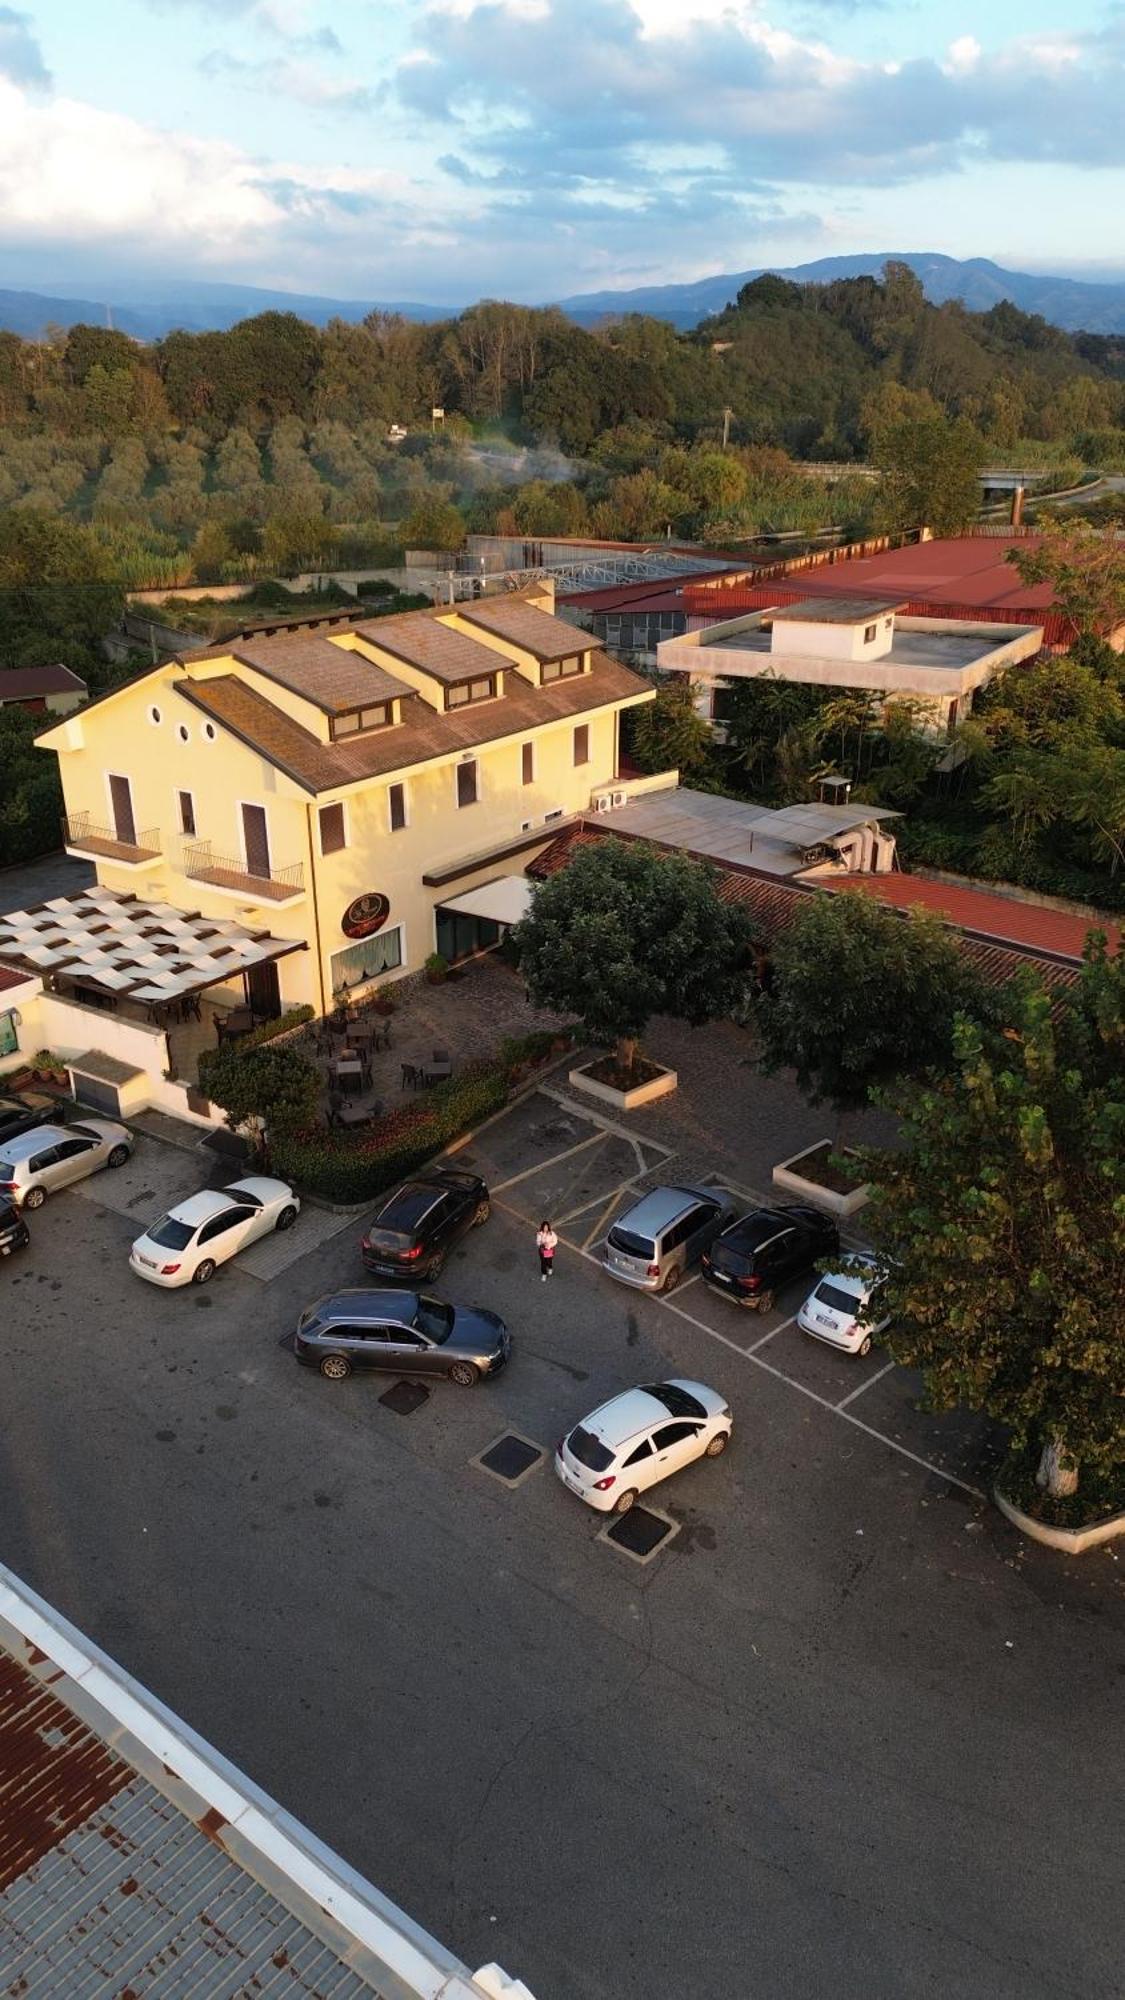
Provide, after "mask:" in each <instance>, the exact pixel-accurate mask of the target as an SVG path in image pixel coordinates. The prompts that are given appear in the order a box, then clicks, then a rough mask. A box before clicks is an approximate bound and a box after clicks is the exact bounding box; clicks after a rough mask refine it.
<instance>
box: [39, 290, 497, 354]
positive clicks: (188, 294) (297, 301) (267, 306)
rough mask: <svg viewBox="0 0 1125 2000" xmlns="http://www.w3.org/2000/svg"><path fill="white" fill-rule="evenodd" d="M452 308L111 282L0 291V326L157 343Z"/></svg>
mask: <svg viewBox="0 0 1125 2000" xmlns="http://www.w3.org/2000/svg"><path fill="white" fill-rule="evenodd" d="M460 310H461V308H460V307H458V306H428V305H420V304H418V303H417V301H414V300H398V299H390V300H377V299H330V298H321V297H319V296H318V295H317V294H316V293H313V292H272V291H266V290H264V289H263V288H262V287H260V286H258V285H220V284H209V283H206V282H204V281H201V280H196V279H191V278H185V279H182V280H181V279H169V280H168V281H167V282H166V283H164V284H161V283H159V282H155V281H153V280H152V279H148V280H145V281H141V280H137V281H135V282H132V283H130V282H128V281H126V282H124V283H118V284H115V285H114V286H113V287H112V289H111V292H110V296H109V297H108V298H103V299H97V300H95V299H87V298H70V297H66V296H63V295H61V294H60V295H55V294H48V293H45V292H20V291H0V327H2V328H6V329H7V330H8V331H9V332H10V333H19V334H22V335H23V337H24V339H25V340H33V339H35V338H36V337H37V336H38V335H39V334H41V333H42V332H43V329H44V327H46V326H50V325H54V326H64V327H67V326H74V325H76V324H78V323H79V322H81V323H82V324H84V325H87V326H105V325H107V324H112V325H113V326H115V327H117V328H118V329H119V331H120V332H122V333H129V334H132V335H133V337H134V339H135V340H159V339H161V338H162V337H163V335H164V334H166V333H170V332H171V331H172V329H173V328H174V327H183V328H184V329H185V330H186V331H187V332H189V333H205V332H209V331H211V330H212V329H214V328H220V329H225V328H227V327H231V326H235V325H236V324H237V322H238V321H239V320H240V319H250V318H252V317H253V315H254V314H255V313H263V312H293V313H297V314H299V316H300V317H301V319H307V320H311V321H312V323H313V325H314V326H326V325H327V323H328V321H329V320H330V319H347V320H361V319H363V318H364V316H365V315H366V314H367V313H369V312H392V313H401V314H402V315H403V317H404V318H405V319H414V320H422V321H425V322H429V321H431V320H438V319H451V318H452V317H453V315H454V314H455V313H456V312H458V311H460Z"/></svg>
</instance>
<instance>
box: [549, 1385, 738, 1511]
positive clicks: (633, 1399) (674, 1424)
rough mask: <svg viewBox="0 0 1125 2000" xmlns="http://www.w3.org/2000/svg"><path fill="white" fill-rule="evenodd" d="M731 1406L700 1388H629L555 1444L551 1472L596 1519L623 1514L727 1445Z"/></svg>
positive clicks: (714, 1456)
mask: <svg viewBox="0 0 1125 2000" xmlns="http://www.w3.org/2000/svg"><path fill="white" fill-rule="evenodd" d="M732 1421H733V1420H732V1418H731V1413H730V1408H729V1405H728V1404H726V1403H725V1402H724V1401H723V1399H722V1397H721V1396H720V1395H719V1393H718V1390H717V1389H708V1388H707V1387H706V1386H705V1384H704V1383H702V1382H682V1381H672V1382H649V1383H646V1385H645V1386H644V1388H642V1389H626V1390H625V1391H624V1392H623V1393H622V1394H621V1395H620V1396H613V1397H611V1398H610V1401H609V1402H608V1403H602V1404H601V1405H600V1407H599V1408H598V1409H596V1410H594V1411H592V1412H591V1414H590V1416H588V1417H583V1419H582V1422H581V1423H580V1424H576V1425H575V1426H574V1429H573V1430H572V1431H568V1432H567V1434H566V1436H565V1437H562V1438H560V1439H559V1442H558V1446H557V1448H556V1451H555V1471H556V1472H557V1473H558V1475H559V1478H560V1479H561V1480H562V1482H563V1485H564V1486H569V1488H570V1490H571V1492H572V1493H577V1495H578V1497H579V1499H580V1500H584V1501H585V1502H586V1505H587V1506H588V1507H596V1508H597V1509H598V1510H599V1512H600V1513H603V1514H608V1513H611V1512H612V1513H615V1514H627V1513H628V1511H629V1509H630V1507H631V1506H632V1505H633V1502H634V1500H636V1499H637V1497H638V1495H639V1494H641V1493H644V1492H645V1491H646V1490H647V1489H648V1487H650V1486H656V1485H657V1484H658V1483H659V1482H660V1480H662V1479H667V1478H669V1477H670V1475H671V1474H672V1473H673V1472H679V1471H681V1470H682V1468H683V1467H684V1466H685V1465H690V1464H691V1463H692V1461H693V1459H697V1458H718V1456H719V1454H720V1452H724V1451H725V1450H726V1448H727V1444H728V1443H729V1441H730V1434H731V1425H732Z"/></svg>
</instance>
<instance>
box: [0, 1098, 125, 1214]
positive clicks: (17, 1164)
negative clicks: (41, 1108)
mask: <svg viewBox="0 0 1125 2000" xmlns="http://www.w3.org/2000/svg"><path fill="white" fill-rule="evenodd" d="M132 1150H133V1135H132V1133H131V1132H130V1131H129V1130H128V1128H127V1127H126V1126H124V1125H115V1124H114V1123H113V1122H112V1120H111V1119H109V1118H84V1119H82V1121H81V1122H80V1123H78V1122H76V1123H75V1124H73V1125H37V1126H36V1127H35V1129H34V1131H31V1132H20V1133H19V1134H18V1135H17V1136H16V1137H15V1138H14V1139H4V1140H3V1141H0V1195H7V1197H8V1200H9V1201H13V1202H15V1204H16V1206H17V1208H41V1207H42V1205H43V1203H44V1202H45V1201H46V1199H47V1196H48V1195H49V1194H54V1192H55V1189H56V1188H63V1187H67V1186H68V1185H69V1184H70V1182H71V1181H80V1180H84V1179H85V1177H86V1175H87V1174H96V1173H97V1171H98V1168H99V1167H123V1166H124V1165H125V1162H126V1160H127V1159H128V1158H129V1155H130V1153H131V1152H132Z"/></svg>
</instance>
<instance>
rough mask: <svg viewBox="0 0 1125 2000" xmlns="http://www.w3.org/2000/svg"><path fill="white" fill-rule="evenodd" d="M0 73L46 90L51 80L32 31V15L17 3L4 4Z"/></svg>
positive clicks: (0, 26) (0, 9) (0, 14)
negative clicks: (23, 10) (22, 12)
mask: <svg viewBox="0 0 1125 2000" xmlns="http://www.w3.org/2000/svg"><path fill="white" fill-rule="evenodd" d="M0 76H6V77H9V78H10V79H11V81H12V82H13V83H23V84H26V85H28V87H29V88H31V89H35V90H46V89H47V87H48V85H49V84H50V81H51V75H50V71H49V70H48V68H47V66H46V64H45V62H44V61H43V56H42V53H41V51H40V48H39V44H38V42H37V41H36V39H35V36H34V34H33V33H32V24H31V16H30V15H29V14H20V13H17V11H16V9H15V8H14V7H0Z"/></svg>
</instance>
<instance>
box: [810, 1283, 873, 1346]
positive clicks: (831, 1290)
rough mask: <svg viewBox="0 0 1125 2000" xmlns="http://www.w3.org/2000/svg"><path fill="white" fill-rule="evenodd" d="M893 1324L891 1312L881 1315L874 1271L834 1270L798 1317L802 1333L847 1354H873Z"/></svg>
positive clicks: (816, 1289) (818, 1284)
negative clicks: (875, 1344)
mask: <svg viewBox="0 0 1125 2000" xmlns="http://www.w3.org/2000/svg"><path fill="white" fill-rule="evenodd" d="M890 1323H891V1320H890V1314H889V1313H885V1314H882V1315H880V1310H879V1278H878V1276H877V1275H875V1274H873V1273H871V1272H870V1271H867V1272H864V1271H833V1272H832V1273H831V1274H830V1275H829V1276H828V1277H826V1278H818V1279H817V1281H816V1284H815V1285H814V1286H813V1288H812V1291H811V1292H810V1293H809V1295H808V1298H807V1299H806V1300H805V1303H804V1305H803V1306H802V1307H801V1310H800V1312H799V1313H798V1314H797V1325H798V1326H799V1327H800V1329H801V1332H802V1333H808V1334H811V1335H812V1337H813V1339H814V1340H823V1341H824V1342H825V1343H826V1345H827V1346H829V1347H838V1348H840V1349H841V1350H842V1351H843V1352H844V1353H845V1354H870V1352H871V1343H872V1341H873V1340H874V1339H876V1337H877V1336H878V1335H879V1334H880V1333H882V1332H883V1330H884V1328H885V1327H888V1326H889V1325H890Z"/></svg>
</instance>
